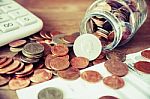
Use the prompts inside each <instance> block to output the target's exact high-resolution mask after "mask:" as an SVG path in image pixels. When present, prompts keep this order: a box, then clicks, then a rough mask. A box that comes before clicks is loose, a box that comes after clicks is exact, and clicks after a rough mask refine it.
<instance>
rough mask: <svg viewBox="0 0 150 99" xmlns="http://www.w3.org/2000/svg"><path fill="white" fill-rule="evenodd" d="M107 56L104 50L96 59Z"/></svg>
mask: <svg viewBox="0 0 150 99" xmlns="http://www.w3.org/2000/svg"><path fill="white" fill-rule="evenodd" d="M105 56H106V54H105V53H104V52H101V54H100V55H99V56H98V57H97V58H96V59H99V60H101V59H103V58H105Z"/></svg>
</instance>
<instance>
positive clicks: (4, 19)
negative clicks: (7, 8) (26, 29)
mask: <svg viewBox="0 0 150 99" xmlns="http://www.w3.org/2000/svg"><path fill="white" fill-rule="evenodd" d="M8 20H9V17H8V16H7V15H6V14H1V15H0V23H1V22H5V21H8Z"/></svg>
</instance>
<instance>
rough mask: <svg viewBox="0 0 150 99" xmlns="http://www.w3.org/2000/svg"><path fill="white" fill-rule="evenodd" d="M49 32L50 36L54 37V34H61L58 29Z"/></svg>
mask: <svg viewBox="0 0 150 99" xmlns="http://www.w3.org/2000/svg"><path fill="white" fill-rule="evenodd" d="M50 34H51V37H54V36H56V35H59V34H63V33H62V32H59V31H51V32H50Z"/></svg>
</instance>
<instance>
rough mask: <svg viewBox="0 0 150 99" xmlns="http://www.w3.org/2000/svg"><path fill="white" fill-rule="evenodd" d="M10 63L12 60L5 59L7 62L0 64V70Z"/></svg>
mask: <svg viewBox="0 0 150 99" xmlns="http://www.w3.org/2000/svg"><path fill="white" fill-rule="evenodd" d="M12 62H13V59H12V58H7V60H6V61H5V62H3V63H2V64H0V69H1V68H4V67H6V66H7V65H9V64H11V63H12Z"/></svg>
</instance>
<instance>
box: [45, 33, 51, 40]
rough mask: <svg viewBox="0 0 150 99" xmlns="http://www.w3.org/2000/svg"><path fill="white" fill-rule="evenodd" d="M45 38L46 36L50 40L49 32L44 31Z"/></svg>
mask: <svg viewBox="0 0 150 99" xmlns="http://www.w3.org/2000/svg"><path fill="white" fill-rule="evenodd" d="M45 36H46V37H47V38H48V39H52V37H51V34H50V31H46V33H45Z"/></svg>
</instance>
